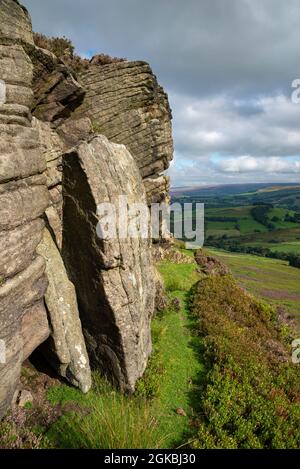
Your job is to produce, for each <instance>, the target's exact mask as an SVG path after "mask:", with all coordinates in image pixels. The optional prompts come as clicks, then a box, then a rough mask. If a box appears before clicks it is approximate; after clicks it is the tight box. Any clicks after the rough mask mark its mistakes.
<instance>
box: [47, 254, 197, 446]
mask: <svg viewBox="0 0 300 469" xmlns="http://www.w3.org/2000/svg"><path fill="white" fill-rule="evenodd" d="M196 267H197V266H196V265H195V264H172V263H169V262H163V263H161V264H160V265H159V271H160V273H161V274H162V276H163V278H164V280H165V283H166V287H167V290H168V291H169V296H170V299H172V298H175V297H176V298H179V300H180V303H181V306H182V307H181V310H180V311H179V312H176V311H174V310H173V309H172V308H170V309H169V310H168V311H166V312H165V313H163V314H159V315H158V316H157V317H155V318H154V320H153V323H152V335H153V342H154V355H153V359H152V361H151V362H152V363H151V365H150V367H152V366H153V370H154V373H155V370H157V369H158V368H159V367H160V365H159V367H158V368H157V366H156V363H158V362H159V364H163V369H162V370H161V371H159V376H153V375H152V376H151V373H152V371H151V370H150V372H149V375H150V376H148V377H147V372H146V375H145V376H146V377H145V379H143V380H142V381H141V382H140V383H139V385H138V390H139V392H137V393H135V394H134V395H133V396H124V395H122V394H120V393H119V392H118V391H116V390H114V389H113V388H112V386H111V385H110V384H109V383H108V382H107V381H106V380H104V379H103V378H102V377H101V376H99V375H98V374H96V375H94V386H93V390H92V391H91V392H89V393H88V394H87V395H85V396H84V395H82V394H81V393H80V392H79V391H78V390H76V389H74V388H71V387H69V386H67V385H61V386H58V387H55V388H52V389H51V390H50V392H49V399H50V401H51V403H52V404H59V405H66V404H68V405H70V403H71V404H72V406H74V405H75V406H78V409H77V410H76V408H75V411H71V412H68V413H67V414H66V415H64V416H63V417H62V418H61V419H60V420H59V421H58V422H57V423H55V424H54V425H52V426H51V428H50V429H49V430H48V431H47V433H46V437H47V442H48V441H50V444H51V445H53V446H54V447H56V448H106V449H114V448H174V447H176V446H178V445H181V444H183V443H185V442H186V441H187V439H188V437H189V434H190V426H189V419H190V418H191V417H192V416H193V413H194V411H193V402H192V400H191V398H190V395H191V389H192V388H193V387H195V386H197V383H198V380H199V376H201V374H202V373H203V372H204V366H203V364H202V363H201V361H199V357H198V354H197V353H196V352H195V348H199V344H198V342H199V340H200V339H199V338H198V337H196V336H193V333H192V322H191V321H192V320H191V319H190V318H189V314H188V293H189V290H190V288H191V287H192V285H193V284H194V283H195V282H196V281H197V280H198V279H199V275H198V274H197V273H196ZM153 383H154V386H153ZM157 383H159V385H158V389H157V390H156V389H155V393H154V394H155V395H154V397H153V398H152V399H150V398H148V399H146V398H145V397H143V396H144V395H147V392H145V389H146V391H147V390H149V386H150V387H151V391H153V387H154V388H155V386H156V385H157ZM141 390H142V391H143V392H141ZM178 408H182V409H184V411H185V412H186V414H187V417H184V416H181V415H178V414H177V413H176V409H178Z"/></svg>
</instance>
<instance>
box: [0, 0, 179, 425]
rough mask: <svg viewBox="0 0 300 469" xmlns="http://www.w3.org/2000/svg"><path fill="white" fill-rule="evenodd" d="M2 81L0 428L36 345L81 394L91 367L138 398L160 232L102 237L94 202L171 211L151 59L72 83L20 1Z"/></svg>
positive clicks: (0, 28) (1, 39) (5, 5)
mask: <svg viewBox="0 0 300 469" xmlns="http://www.w3.org/2000/svg"><path fill="white" fill-rule="evenodd" d="M0 80H1V81H0V86H1V89H0V91H1V92H0V130H1V138H0V202H1V205H0V418H1V417H2V416H3V415H4V413H5V411H6V410H7V409H8V407H9V405H10V403H11V401H12V399H13V395H14V393H15V391H16V389H17V388H18V383H19V377H20V372H21V366H22V363H23V362H24V360H25V359H26V358H27V357H29V356H30V355H31V353H32V352H33V351H34V350H35V349H36V348H38V347H39V350H40V351H41V353H42V354H43V355H44V357H45V359H46V360H48V362H49V363H51V365H52V366H53V367H54V368H55V369H56V371H57V372H58V374H60V375H61V376H63V377H64V378H66V379H68V380H69V381H70V382H71V383H72V384H73V385H75V386H78V387H79V388H80V389H81V390H82V391H84V392H86V391H88V389H89V388H90V385H91V372H90V367H89V359H90V360H91V363H92V364H93V366H94V367H95V368H99V369H101V371H102V372H105V373H106V374H107V375H108V376H109V377H110V378H111V379H113V380H114V381H115V382H116V383H117V384H118V385H119V387H120V388H121V389H122V390H124V391H125V390H126V391H133V390H134V387H135V384H136V380H137V379H138V378H139V377H140V376H141V375H142V374H143V371H144V369H145V367H146V364H147V359H148V357H149V355H150V353H151V335H150V321H151V317H152V314H153V310H154V300H155V284H156V281H155V276H154V273H153V265H152V252H151V241H150V240H151V233H150V230H149V236H147V237H146V238H143V239H141V238H137V239H135V238H129V239H126V240H124V239H123V238H122V237H121V236H120V235H119V234H117V236H116V238H115V240H114V241H112V242H109V241H107V240H101V239H100V238H99V237H98V236H97V232H96V226H97V221H98V218H97V205H98V204H101V203H103V202H115V201H117V198H118V196H119V195H126V196H127V197H128V198H129V199H130V201H132V202H139V203H140V202H145V201H147V203H148V205H150V204H151V203H152V202H168V201H169V181H168V178H167V177H166V176H164V174H163V172H164V171H165V170H166V169H167V168H168V166H169V163H170V161H171V159H172V155H173V145H172V133H171V111H170V107H169V104H168V98H167V95H166V94H165V92H164V91H163V89H162V88H161V87H160V86H159V85H158V83H157V80H156V77H155V76H154V75H153V73H152V71H151V69H150V67H149V65H148V64H146V63H145V62H128V61H121V62H114V63H111V64H107V65H100V64H97V61H92V63H91V64H90V65H89V66H88V67H86V70H85V71H84V72H82V73H80V74H78V75H77V76H75V75H74V73H73V72H72V71H71V70H70V68H69V67H68V65H67V64H65V63H64V62H63V60H62V59H58V58H57V57H56V56H55V55H54V54H53V53H52V52H49V51H47V50H44V49H41V48H39V47H37V46H36V45H35V44H34V41H33V35H32V27H31V21H30V17H29V15H28V13H27V10H26V9H25V8H24V7H22V6H21V5H20V3H19V2H18V1H17V0H0ZM3 90H4V91H5V95H3ZM32 116H34V117H32ZM95 134H97V135H98V134H102V135H98V136H96V137H95ZM93 136H94V137H93ZM106 137H107V138H106ZM112 142H113V143H112ZM82 326H83V330H84V336H83V333H82ZM86 349H87V350H88V352H89V357H88V355H87V351H86ZM4 352H5V353H4Z"/></svg>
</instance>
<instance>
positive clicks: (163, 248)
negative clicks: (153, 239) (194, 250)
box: [153, 243, 195, 264]
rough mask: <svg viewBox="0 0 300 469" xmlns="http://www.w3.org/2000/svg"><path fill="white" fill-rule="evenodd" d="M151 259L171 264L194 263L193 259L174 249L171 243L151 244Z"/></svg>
mask: <svg viewBox="0 0 300 469" xmlns="http://www.w3.org/2000/svg"><path fill="white" fill-rule="evenodd" d="M153 259H154V261H155V262H162V261H168V262H172V263H173V264H194V263H195V259H194V257H193V256H189V255H187V254H185V253H184V252H181V251H179V250H178V249H176V247H175V246H173V245H172V243H163V244H155V245H154V246H153Z"/></svg>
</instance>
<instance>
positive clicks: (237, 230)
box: [205, 205, 300, 243]
mask: <svg viewBox="0 0 300 469" xmlns="http://www.w3.org/2000/svg"><path fill="white" fill-rule="evenodd" d="M252 208H253V206H251V205H250V206H240V207H226V208H211V209H207V210H206V211H205V217H206V236H207V237H208V236H213V237H215V238H220V237H222V236H224V235H226V236H227V237H229V238H231V237H242V236H246V237H247V236H250V237H251V236H252V238H254V237H255V239H259V238H260V236H261V234H263V233H266V235H265V236H268V234H270V238H272V235H273V234H274V233H275V239H276V236H277V231H280V232H281V233H280V234H281V235H283V236H284V233H283V232H284V231H285V230H290V229H297V228H300V224H299V223H294V222H291V221H286V220H285V217H286V215H291V216H293V215H294V214H295V212H294V211H291V210H287V209H285V208H273V209H271V210H270V212H269V213H268V221H269V222H270V223H272V224H273V225H274V230H270V229H268V227H267V226H265V225H263V224H261V223H259V222H257V221H256V220H255V219H254V218H253V216H252V214H251V209H252ZM214 217H220V218H224V220H220V221H215V220H211V218H214ZM226 218H228V220H226ZM231 218H236V219H237V221H232V220H230V219H231ZM240 242H241V243H243V242H244V241H243V239H240ZM245 242H247V238H246V239H245Z"/></svg>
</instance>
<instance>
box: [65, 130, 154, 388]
mask: <svg viewBox="0 0 300 469" xmlns="http://www.w3.org/2000/svg"><path fill="white" fill-rule="evenodd" d="M63 190H64V211H63V218H64V220H63V255H64V259H65V262H66V264H67V267H68V271H69V274H70V276H71V280H72V281H73V283H74V285H75V286H76V291H77V296H78V303H79V308H80V314H81V321H82V325H83V329H84V333H85V337H86V342H87V347H88V350H89V353H90V358H91V361H92V364H93V365H94V366H96V367H99V366H100V368H101V369H102V370H103V371H104V372H106V373H107V374H108V375H110V376H113V378H114V380H115V381H116V382H117V383H118V385H119V387H120V388H121V389H122V390H126V391H133V390H134V387H135V383H136V380H137V379H138V378H139V377H140V376H141V375H142V374H143V372H144V369H145V367H146V364H147V359H148V357H149V354H150V353H151V335H150V320H151V316H152V313H153V310H154V296H155V291H154V290H155V288H154V281H153V279H154V277H153V275H154V272H153V266H152V257H151V239H150V231H149V236H148V237H147V239H141V238H140V237H137V238H134V237H132V238H128V239H122V237H121V234H120V232H119V230H117V232H116V236H115V238H114V239H100V238H99V237H98V235H97V231H96V230H97V224H98V218H97V216H96V215H97V207H98V205H99V204H101V203H105V202H106V203H111V204H114V205H115V206H116V207H118V204H119V196H124V195H125V196H126V197H127V202H128V203H129V204H131V203H144V204H146V194H145V191H144V187H143V183H142V179H141V177H140V174H139V170H138V168H137V166H136V164H135V161H134V159H133V157H132V156H131V155H130V153H129V152H128V151H127V150H126V148H125V147H124V146H123V145H116V144H112V143H110V142H109V141H108V140H107V139H106V138H105V137H104V136H98V137H95V138H93V139H92V140H91V141H90V142H89V143H82V144H81V145H80V146H79V147H77V148H76V149H74V150H72V151H71V152H69V153H68V154H66V155H65V156H64V162H63ZM146 207H147V205H146ZM132 217H133V218H134V214H133V215H132ZM147 229H148V230H150V225H149V226H147Z"/></svg>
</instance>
